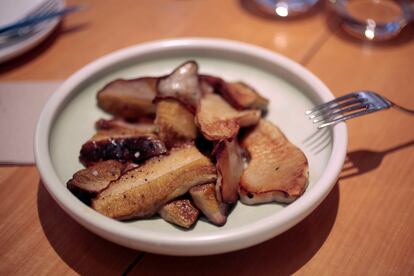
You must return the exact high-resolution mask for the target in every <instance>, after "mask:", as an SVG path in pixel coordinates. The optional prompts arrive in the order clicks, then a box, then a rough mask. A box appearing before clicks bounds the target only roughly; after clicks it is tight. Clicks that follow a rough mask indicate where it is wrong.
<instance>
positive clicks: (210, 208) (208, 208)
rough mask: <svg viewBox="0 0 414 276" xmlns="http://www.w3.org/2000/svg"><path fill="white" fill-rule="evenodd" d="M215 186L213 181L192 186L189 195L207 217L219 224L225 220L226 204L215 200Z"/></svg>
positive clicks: (224, 222)
mask: <svg viewBox="0 0 414 276" xmlns="http://www.w3.org/2000/svg"><path fill="white" fill-rule="evenodd" d="M215 186H216V185H215V184H214V183H208V184H202V185H197V186H194V187H192V188H191V189H190V195H191V197H192V199H193V201H194V204H195V205H196V206H197V208H199V209H200V210H201V212H203V214H204V215H205V216H206V217H207V219H208V220H209V221H210V222H211V223H213V224H215V225H219V226H221V225H224V224H226V222H227V211H228V205H227V204H225V203H222V202H219V201H218V200H217V197H216V188H215Z"/></svg>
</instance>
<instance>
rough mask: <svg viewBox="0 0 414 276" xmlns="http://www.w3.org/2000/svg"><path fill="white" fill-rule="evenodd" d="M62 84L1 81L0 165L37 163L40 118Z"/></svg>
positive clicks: (55, 82) (57, 82)
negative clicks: (35, 144) (36, 136)
mask: <svg viewBox="0 0 414 276" xmlns="http://www.w3.org/2000/svg"><path fill="white" fill-rule="evenodd" d="M60 83H61V82H59V81H53V82H0V141H1V146H0V164H34V156H33V136H34V131H35V128H36V123H37V119H38V118H39V115H40V112H41V111H42V108H43V106H44V105H45V103H46V101H47V99H48V98H49V96H50V95H51V94H52V93H53V92H54V91H55V90H56V88H57V87H58V86H59V84H60Z"/></svg>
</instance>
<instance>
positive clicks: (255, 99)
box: [200, 75, 269, 112]
mask: <svg viewBox="0 0 414 276" xmlns="http://www.w3.org/2000/svg"><path fill="white" fill-rule="evenodd" d="M200 81H203V82H207V83H209V84H210V85H211V86H212V87H213V89H214V91H215V92H216V93H218V94H220V95H221V96H222V97H223V98H224V99H225V100H226V101H227V102H229V103H230V104H231V105H232V106H233V107H234V108H236V109H260V110H262V111H263V112H266V111H267V106H268V104H269V100H268V99H266V98H264V97H263V96H261V95H260V94H259V93H258V92H257V91H256V90H255V89H254V88H253V87H251V86H249V85H248V84H246V83H244V82H240V81H239V82H226V81H224V80H223V79H221V78H219V77H215V76H211V75H200Z"/></svg>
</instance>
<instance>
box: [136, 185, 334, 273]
mask: <svg viewBox="0 0 414 276" xmlns="http://www.w3.org/2000/svg"><path fill="white" fill-rule="evenodd" d="M338 202H339V189H338V185H335V186H334V188H333V190H332V191H331V192H330V193H329V195H328V196H327V197H326V199H325V200H324V201H323V202H322V203H321V205H320V206H319V207H318V208H317V209H316V210H314V211H313V212H312V213H311V214H310V215H309V216H308V217H306V218H305V219H304V220H303V221H302V222H300V223H299V224H297V225H296V226H294V227H293V228H291V229H290V230H288V231H286V232H285V233H283V234H281V235H279V236H277V237H276V238H273V239H271V240H269V241H267V242H264V243H262V244H259V245H256V246H254V247H250V248H248V249H243V250H240V251H236V252H232V253H227V254H220V255H213V256H206V257H171V256H161V255H154V254H146V255H144V257H143V258H142V259H141V261H140V262H139V263H138V265H137V266H136V267H135V269H134V270H132V272H133V274H143V275H145V274H147V273H153V274H156V275H169V274H171V269H173V270H174V273H175V274H177V275H191V274H193V275H196V274H198V273H203V274H204V273H208V274H211V275H216V274H218V275H268V274H269V273H272V274H273V275H291V274H292V273H294V272H295V271H297V270H298V269H299V268H301V267H302V266H303V265H305V264H306V263H307V262H308V261H309V260H310V259H311V258H312V256H314V255H315V253H316V252H318V250H319V248H320V247H321V246H322V245H323V243H324V242H325V240H326V238H327V237H328V235H329V233H330V231H331V228H332V226H333V224H334V222H335V218H336V215H337V211H338ZM159 264H162V265H159ZM141 265H142V266H141Z"/></svg>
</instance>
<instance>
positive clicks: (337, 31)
mask: <svg viewBox="0 0 414 276" xmlns="http://www.w3.org/2000/svg"><path fill="white" fill-rule="evenodd" d="M326 11H327V16H326V17H325V18H326V24H327V25H328V27H329V30H330V32H331V33H332V34H334V35H335V36H336V37H338V38H339V39H341V40H343V41H344V42H348V43H353V44H356V45H359V46H364V48H378V47H393V46H398V45H402V44H406V43H409V42H411V41H413V40H414V22H411V23H410V24H408V25H407V26H405V28H403V29H402V31H401V33H399V34H398V35H397V36H396V37H394V38H392V39H390V40H386V41H368V40H362V39H359V38H357V37H354V36H352V35H350V34H348V33H347V32H346V31H345V30H343V29H342V27H341V20H340V18H339V17H338V16H336V15H335V14H334V13H333V12H332V11H329V9H326Z"/></svg>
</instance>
